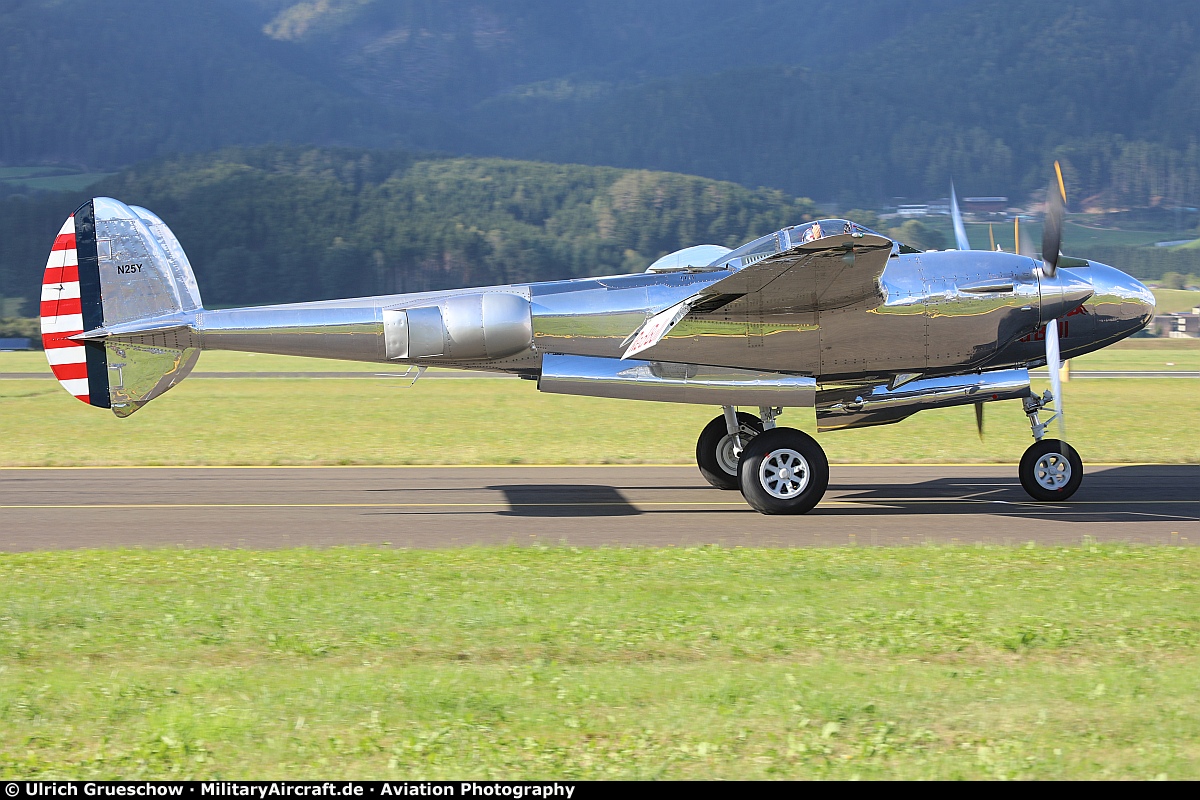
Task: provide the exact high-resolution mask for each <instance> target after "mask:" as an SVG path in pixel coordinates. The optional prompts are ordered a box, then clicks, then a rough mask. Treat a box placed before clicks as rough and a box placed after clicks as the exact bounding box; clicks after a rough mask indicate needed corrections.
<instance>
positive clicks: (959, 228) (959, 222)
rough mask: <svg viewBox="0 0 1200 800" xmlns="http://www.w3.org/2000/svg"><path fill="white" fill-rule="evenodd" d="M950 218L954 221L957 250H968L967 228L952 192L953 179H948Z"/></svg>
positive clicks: (956, 198)
mask: <svg viewBox="0 0 1200 800" xmlns="http://www.w3.org/2000/svg"><path fill="white" fill-rule="evenodd" d="M950 218H951V219H952V220H953V221H954V242H955V245H956V246H957V247H958V249H959V250H970V249H971V243H970V242H969V241H967V228H966V226H965V225H963V218H962V212H961V211H959V210H958V195H956V194H955V193H954V181H950Z"/></svg>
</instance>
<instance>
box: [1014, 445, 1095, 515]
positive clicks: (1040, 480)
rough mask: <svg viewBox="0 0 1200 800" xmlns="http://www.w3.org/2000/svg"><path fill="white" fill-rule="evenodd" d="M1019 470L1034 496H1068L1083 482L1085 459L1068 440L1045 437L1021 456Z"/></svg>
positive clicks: (1026, 489)
mask: <svg viewBox="0 0 1200 800" xmlns="http://www.w3.org/2000/svg"><path fill="white" fill-rule="evenodd" d="M1017 474H1018V475H1019V476H1020V478H1021V486H1022V487H1023V488H1024V489H1025V491H1026V492H1027V493H1028V494H1029V496H1030V497H1032V498H1033V499H1034V500H1066V499H1067V498H1068V497H1070V496H1071V495H1073V494H1075V490H1076V489H1078V488H1079V484H1080V483H1082V482H1083V459H1081V458H1080V457H1079V453H1077V452H1075V448H1074V447H1071V445H1069V444H1067V443H1066V442H1063V441H1060V440H1058V439H1042V440H1041V441H1040V442H1034V443H1033V444H1032V445H1030V446H1029V449H1028V450H1026V451H1025V455H1023V456H1021V465H1020V466H1019V467H1018V468H1017Z"/></svg>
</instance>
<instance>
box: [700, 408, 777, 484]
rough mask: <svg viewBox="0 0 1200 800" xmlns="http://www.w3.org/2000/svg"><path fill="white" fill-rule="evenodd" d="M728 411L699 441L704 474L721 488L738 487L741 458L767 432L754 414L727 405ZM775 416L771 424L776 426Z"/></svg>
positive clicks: (726, 409) (710, 425) (710, 481)
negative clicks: (746, 448) (752, 443)
mask: <svg viewBox="0 0 1200 800" xmlns="http://www.w3.org/2000/svg"><path fill="white" fill-rule="evenodd" d="M722 410H723V411H724V413H723V414H722V415H721V416H719V417H717V418H716V419H714V420H713V421H712V422H710V423H708V424H707V425H705V426H704V430H703V431H701V432H700V438H699V439H698V440H697V441H696V465H697V466H698V467H700V474H701V475H703V476H704V480H706V481H708V482H709V483H710V484H712V485H713V486H715V487H717V488H718V489H736V488H738V481H737V465H738V458H739V457H740V456H741V454H742V451H743V450H744V449H745V447H746V445H748V444H750V442H751V441H752V440H753V439H754V437H756V436H758V435H759V434H760V433H762V432H763V422H762V420H761V419H759V418H758V417H756V416H754V415H753V414H747V413H745V412H743V411H738V410H737V409H735V408H734V407H733V406H723V407H722ZM774 421H775V420H774V416H772V417H771V424H772V426H773V425H774Z"/></svg>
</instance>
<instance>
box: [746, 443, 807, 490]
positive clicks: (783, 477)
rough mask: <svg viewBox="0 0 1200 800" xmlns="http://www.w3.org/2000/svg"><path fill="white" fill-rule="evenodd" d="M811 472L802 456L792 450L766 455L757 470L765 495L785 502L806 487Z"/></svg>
mask: <svg viewBox="0 0 1200 800" xmlns="http://www.w3.org/2000/svg"><path fill="white" fill-rule="evenodd" d="M810 475H811V470H810V468H809V465H808V461H807V460H805V458H804V456H802V455H800V453H798V452H796V451H795V450H792V449H783V450H775V451H774V452H771V453H768V454H767V457H766V458H764V459H763V460H762V464H761V465H760V466H759V468H758V480H759V483H761V484H762V487H763V488H764V489H766V491H767V494H769V495H771V496H772V497H775V498H778V499H780V500H787V499H790V498H792V497H795V496H796V495H798V494H800V493H801V492H803V491H804V490H805V489H806V488H807V487H808V481H809V477H810Z"/></svg>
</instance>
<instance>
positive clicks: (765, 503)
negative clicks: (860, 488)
mask: <svg viewBox="0 0 1200 800" xmlns="http://www.w3.org/2000/svg"><path fill="white" fill-rule="evenodd" d="M783 470H789V474H788V475H783ZM792 470H801V471H802V472H803V475H800V473H799V472H797V473H796V475H795V477H792V475H791V471H792ZM781 476H783V477H781ZM738 485H739V487H740V488H741V490H742V496H743V497H745V498H746V502H747V503H749V504H750V506H751V507H752V508H754V510H755V511H758V512H761V513H763V514H807V513H808V512H809V511H811V510H812V508H813V506H815V505H816V504H817V503H819V502H820V501H821V498H822V497H824V496H825V490H826V489H827V488H829V459H827V458H826V457H825V451H824V450H822V449H821V445H819V444H817V441H816V439H813V438H812V437H811V436H809V435H808V434H807V433H804V432H803V431H798V430H796V429H794V428H773V429H771V430H769V431H765V432H763V433H762V434H761V435H759V436H756V437H755V438H754V440H753V441H752V442H750V444H749V445H748V446H747V447H746V449H744V450H743V451H742V457H741V460H739V461H738Z"/></svg>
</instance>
